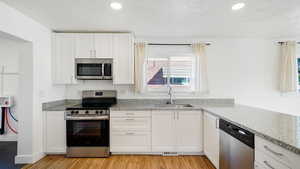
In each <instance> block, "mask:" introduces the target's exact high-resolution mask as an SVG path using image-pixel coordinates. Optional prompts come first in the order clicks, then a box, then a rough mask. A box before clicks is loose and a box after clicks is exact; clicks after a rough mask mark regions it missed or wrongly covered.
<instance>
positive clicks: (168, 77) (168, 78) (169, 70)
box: [167, 57, 171, 87]
mask: <svg viewBox="0 0 300 169" xmlns="http://www.w3.org/2000/svg"><path fill="white" fill-rule="evenodd" d="M170 62H171V61H170V57H168V73H167V86H168V87H169V86H171V84H170V72H171V68H170V65H171V64H170Z"/></svg>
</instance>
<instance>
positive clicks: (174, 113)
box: [173, 112, 176, 120]
mask: <svg viewBox="0 0 300 169" xmlns="http://www.w3.org/2000/svg"><path fill="white" fill-rule="evenodd" d="M173 116H174V120H176V115H175V112H173Z"/></svg>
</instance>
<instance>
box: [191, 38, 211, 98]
mask: <svg viewBox="0 0 300 169" xmlns="http://www.w3.org/2000/svg"><path fill="white" fill-rule="evenodd" d="M206 47H207V45H206V44H205V43H195V44H192V48H193V51H194V53H195V55H196V57H197V62H198V63H197V67H198V72H199V76H198V78H196V79H198V82H197V84H198V92H200V93H209V83H208V76H207V56H206Z"/></svg>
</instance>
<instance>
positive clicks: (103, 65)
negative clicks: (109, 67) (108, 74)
mask: <svg viewBox="0 0 300 169" xmlns="http://www.w3.org/2000/svg"><path fill="white" fill-rule="evenodd" d="M104 66H105V64H104V63H102V79H103V78H104V76H105V75H104Z"/></svg>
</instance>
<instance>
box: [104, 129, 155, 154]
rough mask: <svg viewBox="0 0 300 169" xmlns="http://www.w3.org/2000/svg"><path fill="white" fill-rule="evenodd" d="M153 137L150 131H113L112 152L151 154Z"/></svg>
mask: <svg viewBox="0 0 300 169" xmlns="http://www.w3.org/2000/svg"><path fill="white" fill-rule="evenodd" d="M150 140H151V135H150V132H148V131H113V132H112V134H111V147H110V151H111V152H128V153H129V152H132V153H134V152H137V153H138V152H150V151H151V143H150Z"/></svg>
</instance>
